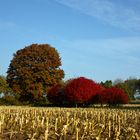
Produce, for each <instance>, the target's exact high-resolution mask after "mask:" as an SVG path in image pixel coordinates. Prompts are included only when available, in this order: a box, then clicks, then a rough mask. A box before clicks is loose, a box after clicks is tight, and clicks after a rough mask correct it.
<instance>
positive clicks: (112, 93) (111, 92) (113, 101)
mask: <svg viewBox="0 0 140 140" xmlns="http://www.w3.org/2000/svg"><path fill="white" fill-rule="evenodd" d="M99 96H100V102H102V103H107V104H109V105H118V104H126V103H128V96H127V94H126V93H125V92H124V91H123V90H121V89H118V88H116V87H111V88H107V89H104V90H103V91H102V92H101V93H100V95H99Z"/></svg>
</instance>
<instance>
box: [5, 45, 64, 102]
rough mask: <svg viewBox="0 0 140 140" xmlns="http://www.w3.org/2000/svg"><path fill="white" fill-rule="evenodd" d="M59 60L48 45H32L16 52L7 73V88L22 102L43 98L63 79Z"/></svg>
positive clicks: (54, 51) (55, 52)
mask: <svg viewBox="0 0 140 140" xmlns="http://www.w3.org/2000/svg"><path fill="white" fill-rule="evenodd" d="M60 66H61V59H60V56H59V54H58V52H57V50H56V49H55V48H53V47H51V46H50V45H49V44H32V45H30V46H27V47H25V48H23V49H20V50H18V51H17V52H16V53H15V54H14V57H13V59H12V60H11V63H10V65H9V69H8V71H7V81H8V83H9V86H10V87H11V88H12V89H13V91H14V92H15V93H17V94H18V95H19V96H20V97H21V98H20V99H21V100H23V101H33V100H39V99H42V98H43V95H45V94H46V93H47V91H48V89H49V88H51V87H52V86H53V85H55V84H57V83H59V82H60V81H61V79H62V78H63V77H64V71H63V70H62V69H60Z"/></svg>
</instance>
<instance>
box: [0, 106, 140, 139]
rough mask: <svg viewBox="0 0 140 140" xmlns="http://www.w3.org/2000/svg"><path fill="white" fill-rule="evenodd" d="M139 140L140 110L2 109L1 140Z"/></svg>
mask: <svg viewBox="0 0 140 140" xmlns="http://www.w3.org/2000/svg"><path fill="white" fill-rule="evenodd" d="M17 139H19V140H139V139H140V111H139V110H119V109H97V108H96V109H94V108H88V109H86V108H84V109H82V108H31V107H30V108H29V107H0V140H17Z"/></svg>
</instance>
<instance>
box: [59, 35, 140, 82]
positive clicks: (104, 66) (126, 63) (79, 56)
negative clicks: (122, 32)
mask: <svg viewBox="0 0 140 140" xmlns="http://www.w3.org/2000/svg"><path fill="white" fill-rule="evenodd" d="M63 44H64V46H66V47H65V49H66V48H67V51H65V52H64V54H62V56H63V57H62V60H63V66H64V68H65V71H66V73H68V74H71V75H72V74H73V73H74V75H76V76H77V75H78V76H79V75H80V74H81V75H83V76H89V77H92V78H93V79H94V78H95V79H99V80H100V79H115V78H119V77H121V78H123V79H126V78H128V77H129V76H136V77H140V74H139V73H138V72H139V71H140V53H139V52H140V47H139V46H140V37H126V38H114V39H97V40H73V41H72V40H71V41H65V42H63ZM71 56H72V57H71ZM71 66H72V67H71ZM71 72H73V73H71ZM94 76H95V77H94ZM109 76H110V77H109Z"/></svg>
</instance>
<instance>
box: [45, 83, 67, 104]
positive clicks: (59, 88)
mask: <svg viewBox="0 0 140 140" xmlns="http://www.w3.org/2000/svg"><path fill="white" fill-rule="evenodd" d="M63 88H64V86H63V85H62V84H57V85H55V86H53V87H52V88H51V89H50V90H49V91H48V94H47V99H48V100H49V101H50V102H51V103H54V104H61V103H62V102H63V101H64V92H63Z"/></svg>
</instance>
